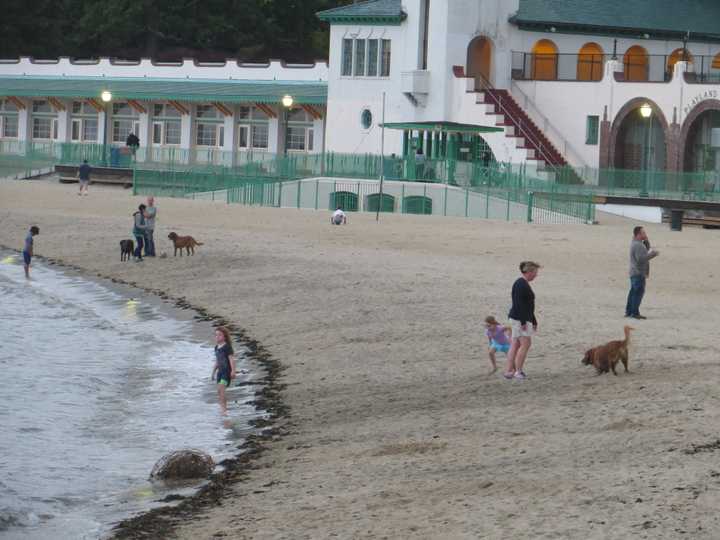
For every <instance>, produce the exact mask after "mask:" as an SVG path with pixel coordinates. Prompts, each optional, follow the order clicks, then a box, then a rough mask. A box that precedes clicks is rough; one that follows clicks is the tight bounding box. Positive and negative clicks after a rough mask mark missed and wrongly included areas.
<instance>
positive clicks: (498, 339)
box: [485, 315, 512, 375]
mask: <svg viewBox="0 0 720 540" xmlns="http://www.w3.org/2000/svg"><path fill="white" fill-rule="evenodd" d="M485 328H486V330H485V336H486V337H487V338H488V345H489V349H488V355H489V356H490V364H491V365H492V370H491V371H490V373H488V375H492V374H493V373H495V372H496V371H497V361H496V358H495V353H496V352H497V351H500V352H504V353H505V354H507V353H508V351H509V350H510V332H511V331H512V329H511V328H510V327H509V326H502V325H501V324H500V323H499V322H497V320H496V319H495V317H493V316H492V315H488V316H487V317H485Z"/></svg>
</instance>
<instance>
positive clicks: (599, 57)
mask: <svg viewBox="0 0 720 540" xmlns="http://www.w3.org/2000/svg"><path fill="white" fill-rule="evenodd" d="M603 60H604V54H603V50H602V47H600V45H598V44H597V43H586V44H585V45H583V46H582V48H581V49H580V52H579V53H578V60H577V80H578V81H600V80H602V77H603Z"/></svg>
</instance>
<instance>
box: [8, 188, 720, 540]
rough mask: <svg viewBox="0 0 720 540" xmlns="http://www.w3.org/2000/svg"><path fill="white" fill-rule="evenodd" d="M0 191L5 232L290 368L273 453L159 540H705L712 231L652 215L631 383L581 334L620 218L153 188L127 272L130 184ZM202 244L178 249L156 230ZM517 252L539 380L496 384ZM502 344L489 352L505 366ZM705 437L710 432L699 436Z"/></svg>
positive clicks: (611, 310) (710, 517)
mask: <svg viewBox="0 0 720 540" xmlns="http://www.w3.org/2000/svg"><path fill="white" fill-rule="evenodd" d="M91 189H92V191H91V194H90V196H88V197H82V198H81V197H77V196H76V195H75V189H74V188H73V187H72V186H63V185H57V184H54V183H49V182H41V181H34V182H12V183H2V184H0V223H1V224H2V226H1V227H0V244H3V245H9V246H13V247H17V248H19V247H21V245H22V240H23V238H24V235H25V231H26V229H27V227H28V226H29V225H30V224H31V223H36V224H38V225H39V226H40V229H41V235H40V236H39V237H38V238H37V239H36V246H37V247H36V249H37V252H38V253H39V254H41V255H44V256H48V257H52V258H56V259H59V260H62V261H63V262H65V263H67V264H72V265H77V266H79V267H81V268H83V269H85V270H86V271H87V272H88V274H89V275H97V274H102V275H107V276H114V277H116V278H118V279H121V280H123V281H126V282H128V283H135V284H137V285H138V286H141V287H145V288H149V289H152V290H162V291H166V292H167V294H168V295H170V296H173V297H175V298H180V297H184V298H185V299H186V300H187V302H189V303H191V304H192V305H194V306H200V307H204V308H206V309H208V310H209V311H211V312H212V313H214V314H218V315H220V316H222V317H225V318H226V319H228V320H231V321H234V322H235V323H236V324H237V325H238V326H239V327H241V328H242V329H244V331H245V332H246V334H247V335H248V336H250V337H252V338H254V339H257V340H258V341H259V342H260V343H262V344H263V345H264V347H265V350H266V351H267V352H268V353H269V354H270V355H272V357H273V358H274V359H275V360H276V361H278V362H279V363H280V364H281V365H282V366H283V367H284V368H285V369H284V371H283V372H282V373H281V375H280V379H279V381H280V382H281V383H282V384H284V385H286V386H285V387H284V389H283V390H282V394H281V399H282V402H283V404H284V405H286V406H287V407H288V408H289V413H288V415H287V416H284V417H281V418H279V419H278V421H277V422H276V428H277V429H278V430H279V431H280V432H283V433H284V435H283V436H282V437H280V438H278V439H277V440H272V441H270V442H269V443H268V446H267V447H268V450H267V451H265V452H264V453H262V454H261V455H260V457H259V458H258V459H256V460H254V461H253V462H252V463H251V465H250V467H251V470H250V471H249V473H248V474H244V475H242V481H238V482H236V483H234V484H232V485H231V486H230V487H229V488H228V489H227V490H226V491H225V492H224V495H225V496H224V498H223V499H221V501H217V504H216V505H214V506H213V507H212V508H210V509H205V510H203V511H202V512H201V513H197V514H194V515H193V516H192V518H186V519H183V520H181V521H180V522H179V523H177V526H176V527H175V529H174V530H173V531H172V532H169V533H168V535H172V536H176V537H179V538H184V539H191V538H192V539H196V538H211V537H214V536H216V535H222V536H223V537H225V538H308V539H315V538H329V537H338V538H407V537H413V538H528V539H530V538H533V539H536V538H568V539H571V538H578V537H584V538H588V539H607V538H629V537H632V538H679V537H687V538H694V539H697V538H701V539H704V538H707V539H710V538H713V539H714V538H718V537H720V522H719V521H718V518H717V517H716V512H715V509H716V508H717V504H718V502H720V465H718V464H717V459H716V458H717V456H716V454H715V452H714V451H716V450H717V446H718V445H713V444H712V443H714V442H715V441H716V440H717V439H718V436H717V432H716V429H715V427H716V425H717V421H718V419H719V417H720V402H719V401H718V397H717V395H718V393H717V390H716V381H717V379H718V376H719V375H720V366H718V361H717V352H716V347H715V339H716V337H715V336H716V334H717V332H716V329H717V327H718V323H720V314H718V311H717V309H715V305H714V304H715V299H716V298H717V295H718V289H719V288H720V287H719V286H718V284H717V279H716V277H717V276H718V275H720V270H718V269H717V262H716V261H717V255H716V252H717V248H716V245H717V244H718V241H719V238H718V234H720V232H718V231H705V230H702V229H686V230H684V231H683V232H681V233H677V232H671V231H669V230H668V229H667V227H666V226H648V227H647V229H648V232H649V235H650V238H651V240H652V243H653V245H654V247H657V248H659V249H660V250H661V252H662V254H661V256H660V258H658V259H656V260H655V261H653V264H652V270H651V279H650V281H649V282H648V291H647V294H646V299H645V301H644V302H643V309H642V310H643V312H644V313H645V315H647V316H648V317H649V319H648V320H647V321H633V326H635V327H636V328H637V330H636V332H635V334H634V336H633V337H634V343H633V346H632V350H631V359H630V369H631V372H632V373H631V374H630V375H625V374H622V373H621V374H620V375H619V376H618V377H614V376H612V375H605V376H600V377H598V376H595V375H594V373H593V371H592V370H591V369H590V368H585V367H583V366H581V365H580V359H581V358H582V354H583V352H584V351H585V349H587V348H588V347H590V346H593V345H597V344H600V343H603V342H605V341H608V340H610V339H617V338H620V337H621V335H622V327H623V325H624V324H625V323H626V322H627V320H626V319H624V318H623V316H622V315H623V310H624V305H625V299H626V295H627V286H628V280H627V277H626V272H627V252H628V245H629V241H630V235H631V228H632V225H633V223H632V222H629V221H626V220H622V219H618V218H609V217H605V218H603V217H601V218H600V219H601V225H597V226H586V225H576V226H568V225H565V226H529V225H527V224H515V223H505V222H490V221H480V220H463V219H451V218H434V217H422V216H407V215H405V216H402V215H384V216H382V218H381V223H380V224H379V225H378V224H376V223H375V221H374V216H373V215H367V214H363V215H350V217H349V221H350V224H349V225H348V226H345V227H331V226H330V225H329V224H328V220H329V213H328V212H312V211H298V210H277V209H267V208H247V207H241V206H226V205H224V204H222V203H212V202H205V201H184V200H173V199H160V200H159V201H158V203H159V209H160V210H159V223H158V230H157V231H156V238H157V240H156V241H157V244H158V246H159V247H158V252H161V251H167V252H169V255H170V256H169V257H168V258H166V259H155V260H149V261H147V262H145V263H142V264H134V263H132V262H129V263H121V262H120V254H119V246H118V241H119V240H120V239H122V238H129V237H130V234H129V233H130V230H131V218H130V214H131V213H132V210H133V208H134V207H136V206H137V204H139V202H141V200H142V199H140V198H133V197H132V196H131V194H130V193H129V192H128V191H124V190H121V189H114V188H102V187H95V186H93V187H92V188H91ZM171 230H174V231H176V232H178V233H179V234H192V235H193V236H195V237H196V238H197V239H198V240H200V241H202V242H205V245H204V246H201V247H200V248H198V251H197V254H196V256H195V257H183V258H180V257H177V258H173V257H172V250H171V248H170V243H169V241H168V240H167V239H166V237H167V234H168V232H170V231H171ZM523 259H533V260H538V261H539V262H541V263H542V264H543V265H544V268H543V270H542V271H541V273H540V276H539V277H538V279H537V281H536V282H534V283H533V287H534V289H535V292H536V295H537V304H538V307H539V309H538V312H539V320H540V333H539V335H538V336H537V338H536V339H535V341H534V344H533V348H532V350H531V353H530V356H529V359H528V363H527V370H526V371H527V373H528V376H529V379H528V380H527V381H525V382H507V381H504V380H502V378H501V377H500V375H499V374H496V375H495V376H493V377H488V376H487V375H486V374H487V370H488V367H489V364H488V361H487V355H486V352H485V347H486V344H485V338H484V337H483V333H482V327H481V321H482V319H483V318H484V317H485V316H486V315H488V314H494V315H496V316H497V317H498V318H503V319H504V318H505V314H506V313H507V309H508V307H509V306H508V304H509V290H510V286H511V284H512V282H513V280H514V279H515V278H516V276H517V264H518V262H519V261H520V260H523ZM503 359H504V358H503V357H502V355H501V362H502V360H503ZM702 445H708V446H702Z"/></svg>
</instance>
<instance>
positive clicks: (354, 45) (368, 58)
mask: <svg viewBox="0 0 720 540" xmlns="http://www.w3.org/2000/svg"><path fill="white" fill-rule="evenodd" d="M390 55H391V46H390V40H389V39H343V46H342V67H341V69H340V75H341V76H343V77H351V76H355V77H378V76H380V77H389V76H390Z"/></svg>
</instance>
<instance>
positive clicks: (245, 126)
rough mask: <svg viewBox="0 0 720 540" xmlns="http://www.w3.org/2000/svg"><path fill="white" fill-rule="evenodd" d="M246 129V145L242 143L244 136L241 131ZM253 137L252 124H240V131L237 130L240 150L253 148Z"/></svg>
mask: <svg viewBox="0 0 720 540" xmlns="http://www.w3.org/2000/svg"><path fill="white" fill-rule="evenodd" d="M243 130H245V132H246V135H245V146H243V145H242V137H241V135H240V133H241V132H242V131H243ZM251 137H252V125H251V124H245V123H240V124H238V131H237V138H238V139H237V140H238V150H250V148H252V141H251V140H250V138H251Z"/></svg>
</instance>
